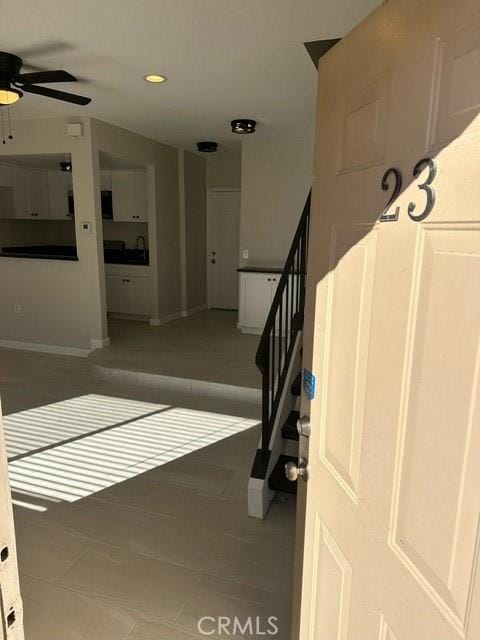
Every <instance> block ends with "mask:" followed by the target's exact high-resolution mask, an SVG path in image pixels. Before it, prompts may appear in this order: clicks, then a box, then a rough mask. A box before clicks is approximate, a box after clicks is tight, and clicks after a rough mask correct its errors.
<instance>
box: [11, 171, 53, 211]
mask: <svg viewBox="0 0 480 640" xmlns="http://www.w3.org/2000/svg"><path fill="white" fill-rule="evenodd" d="M12 183H13V200H14V205H15V217H16V218H25V219H26V218H28V219H32V218H33V219H37V220H39V219H42V218H43V219H48V218H50V206H49V197H48V176H47V171H44V170H42V169H27V168H25V167H12Z"/></svg>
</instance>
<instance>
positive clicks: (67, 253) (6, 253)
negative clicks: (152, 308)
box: [0, 245, 149, 266]
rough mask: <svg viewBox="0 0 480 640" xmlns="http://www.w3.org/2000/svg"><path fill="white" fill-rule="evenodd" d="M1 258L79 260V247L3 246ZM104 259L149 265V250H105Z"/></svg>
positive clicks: (0, 252)
mask: <svg viewBox="0 0 480 640" xmlns="http://www.w3.org/2000/svg"><path fill="white" fill-rule="evenodd" d="M0 258H27V259H32V258H33V259H36V260H78V255H77V248H76V247H71V246H59V245H36V246H33V245H32V246H26V247H2V248H1V250H0ZM104 259H105V262H106V263H107V264H124V265H141V266H148V265H149V252H148V251H147V252H146V254H144V252H143V251H142V250H140V249H125V250H122V251H117V250H105V251H104Z"/></svg>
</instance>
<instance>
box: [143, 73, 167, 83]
mask: <svg viewBox="0 0 480 640" xmlns="http://www.w3.org/2000/svg"><path fill="white" fill-rule="evenodd" d="M143 79H144V80H146V81H147V82H154V83H157V84H159V83H162V82H166V81H167V77H166V76H160V75H158V74H157V73H148V74H147V75H146V76H143Z"/></svg>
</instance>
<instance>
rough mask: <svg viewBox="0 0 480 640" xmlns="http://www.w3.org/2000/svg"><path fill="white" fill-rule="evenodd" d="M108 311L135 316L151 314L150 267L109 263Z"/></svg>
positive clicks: (107, 270) (107, 284)
mask: <svg viewBox="0 0 480 640" xmlns="http://www.w3.org/2000/svg"><path fill="white" fill-rule="evenodd" d="M105 284H106V292H107V311H108V312H109V313H119V314H124V315H132V316H133V315H134V316H149V315H150V277H149V270H148V267H132V266H131V265H129V266H125V265H108V266H107V267H106V271H105Z"/></svg>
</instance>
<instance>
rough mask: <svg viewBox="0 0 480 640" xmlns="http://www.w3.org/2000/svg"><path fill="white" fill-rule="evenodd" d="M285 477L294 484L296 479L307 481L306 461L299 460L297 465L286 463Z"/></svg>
mask: <svg viewBox="0 0 480 640" xmlns="http://www.w3.org/2000/svg"><path fill="white" fill-rule="evenodd" d="M285 476H286V478H287V480H290V482H295V480H297V479H298V478H302V479H303V480H307V479H308V464H307V461H306V460H303V458H300V459H299V461H298V464H295V462H287V464H286V465H285Z"/></svg>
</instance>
